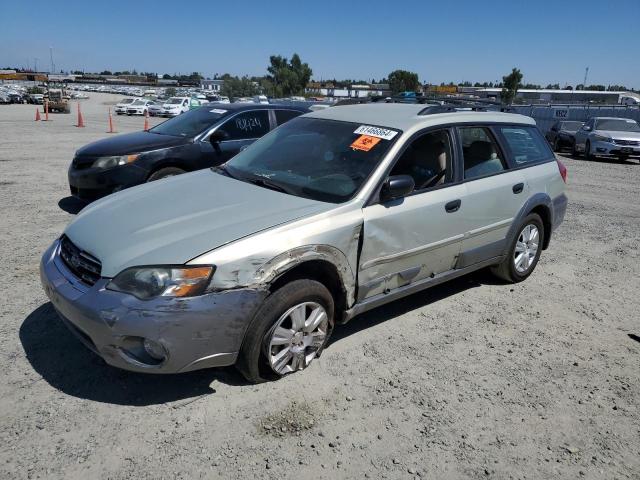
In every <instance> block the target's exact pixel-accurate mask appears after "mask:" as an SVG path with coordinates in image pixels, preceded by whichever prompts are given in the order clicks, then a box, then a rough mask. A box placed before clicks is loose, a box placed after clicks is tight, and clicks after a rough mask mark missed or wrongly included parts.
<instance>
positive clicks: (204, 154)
mask: <svg viewBox="0 0 640 480" xmlns="http://www.w3.org/2000/svg"><path fill="white" fill-rule="evenodd" d="M307 112H309V109H308V108H307V107H298V106H288V105H258V104H209V105H204V106H202V107H200V108H198V109H195V110H191V111H189V112H186V113H184V114H183V115H180V116H178V117H175V118H172V119H170V120H167V121H166V122H163V123H161V124H159V125H157V126H155V127H153V128H152V129H150V130H148V131H142V132H134V133H127V134H123V135H118V136H116V137H113V138H108V139H104V140H99V141H97V142H94V143H90V144H89V145H86V146H84V147H82V148H81V149H80V150H78V151H77V152H76V155H75V157H74V159H73V161H72V163H71V166H70V167H69V186H70V188H71V195H73V196H75V197H77V198H80V199H82V200H89V201H91V200H95V199H98V198H100V197H103V196H105V195H109V194H110V193H113V192H117V191H119V190H122V189H124V188H128V187H132V186H134V185H139V184H141V183H145V182H149V181H153V180H158V179H160V178H164V177H169V176H173V175H179V174H181V173H185V172H190V171H193V170H199V169H202V168H207V167H213V166H216V165H220V164H221V163H224V162H226V161H227V160H229V159H230V158H231V157H233V156H234V155H235V154H236V153H238V152H239V151H240V150H242V149H244V148H246V147H247V146H248V145H249V144H251V143H253V142H254V141H255V140H257V139H258V138H260V137H262V136H263V135H264V134H266V133H267V132H269V131H270V130H272V129H274V128H275V127H277V126H278V125H281V124H283V123H285V122H286V121H288V120H291V119H292V118H295V117H297V116H299V115H302V114H303V113H307Z"/></svg>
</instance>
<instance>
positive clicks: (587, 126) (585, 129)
mask: <svg viewBox="0 0 640 480" xmlns="http://www.w3.org/2000/svg"><path fill="white" fill-rule="evenodd" d="M582 129H583V130H584V131H585V132H589V131H591V127H590V126H589V125H585V126H584V127H582Z"/></svg>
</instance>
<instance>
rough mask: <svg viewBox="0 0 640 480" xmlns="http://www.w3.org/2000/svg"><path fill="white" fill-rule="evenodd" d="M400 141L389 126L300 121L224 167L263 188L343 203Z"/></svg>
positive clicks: (297, 120) (252, 146) (395, 131)
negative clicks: (392, 146)
mask: <svg viewBox="0 0 640 480" xmlns="http://www.w3.org/2000/svg"><path fill="white" fill-rule="evenodd" d="M397 137H398V131H397V130H391V129H388V128H378V127H372V126H368V125H361V124H357V123H350V122H339V121H335V120H322V119H316V118H296V119H294V120H291V121H289V122H287V123H285V124H284V125H282V126H281V127H278V128H277V129H276V130H274V131H273V132H271V133H270V134H268V135H266V136H264V137H262V138H261V139H260V140H258V141H256V142H255V143H254V144H252V145H251V146H250V147H249V148H247V149H246V150H244V151H242V152H240V153H239V154H238V155H236V156H235V157H233V158H232V159H231V160H229V161H228V162H227V163H226V164H225V165H224V166H223V167H222V168H223V170H224V171H225V172H226V173H227V174H229V175H230V176H232V177H235V178H237V179H239V180H243V181H246V182H250V183H254V184H256V185H259V186H261V187H265V188H272V189H274V190H280V191H283V192H285V193H289V194H291V195H296V196H300V197H305V198H311V199H313V200H318V201H323V202H332V203H341V202H344V201H347V200H349V199H350V198H351V197H353V195H354V194H355V193H356V192H357V191H358V190H359V188H360V187H361V186H362V184H363V183H364V182H365V180H366V179H367V177H368V176H369V175H370V174H371V172H372V171H373V170H374V169H375V168H376V166H377V165H378V163H379V162H380V160H381V159H382V158H383V157H384V155H385V154H386V153H387V151H388V150H389V148H390V147H391V145H392V144H393V142H394V141H395V140H396V139H397Z"/></svg>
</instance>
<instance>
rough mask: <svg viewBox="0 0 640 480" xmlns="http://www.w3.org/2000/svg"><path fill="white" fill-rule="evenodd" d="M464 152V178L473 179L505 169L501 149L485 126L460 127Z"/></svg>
mask: <svg viewBox="0 0 640 480" xmlns="http://www.w3.org/2000/svg"><path fill="white" fill-rule="evenodd" d="M459 132H460V141H461V142H462V151H463V154H464V178H465V179H467V180H468V179H471V178H477V177H483V176H485V175H492V174H494V173H499V172H501V171H503V170H504V169H505V167H504V164H503V162H502V159H501V158H500V150H499V149H498V145H497V143H496V141H495V140H494V139H493V137H492V136H491V132H490V131H489V129H487V128H484V127H463V128H460V129H459Z"/></svg>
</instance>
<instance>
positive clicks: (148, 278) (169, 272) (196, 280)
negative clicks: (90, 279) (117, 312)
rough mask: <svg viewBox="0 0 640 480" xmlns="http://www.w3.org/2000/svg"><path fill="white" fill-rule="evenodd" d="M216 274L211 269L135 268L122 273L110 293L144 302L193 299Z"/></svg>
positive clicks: (110, 287) (210, 267)
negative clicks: (179, 298)
mask: <svg viewBox="0 0 640 480" xmlns="http://www.w3.org/2000/svg"><path fill="white" fill-rule="evenodd" d="M213 272H214V267H212V266H194V267H132V268H128V269H126V270H123V271H122V272H120V273H119V274H118V275H116V277H115V278H114V279H113V280H111V281H110V282H109V283H108V284H107V289H109V290H115V291H117V292H122V293H128V294H131V295H133V296H135V297H137V298H139V299H141V300H148V299H150V298H154V297H193V296H195V295H200V294H202V293H203V292H204V291H205V289H206V288H207V285H208V284H209V279H210V278H211V275H212V274H213Z"/></svg>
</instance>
